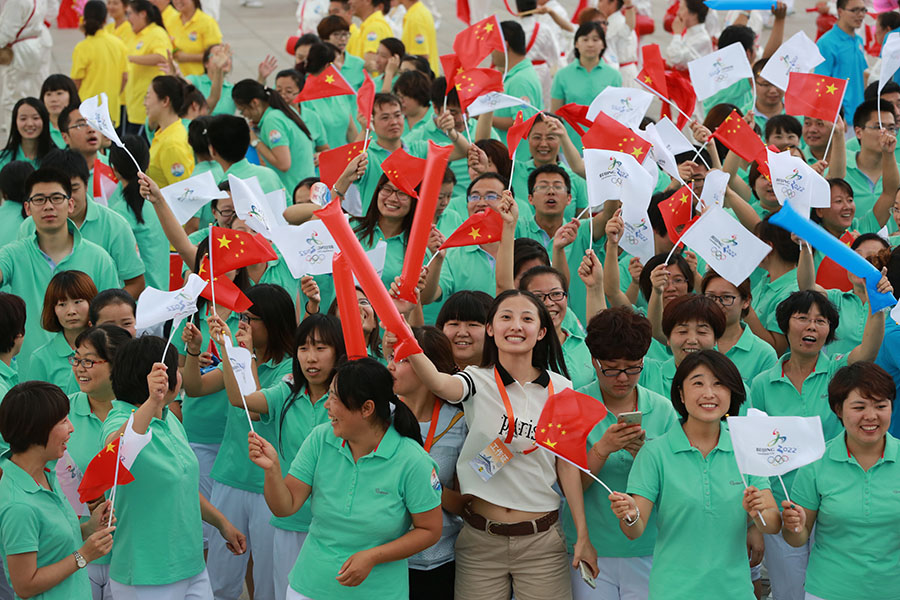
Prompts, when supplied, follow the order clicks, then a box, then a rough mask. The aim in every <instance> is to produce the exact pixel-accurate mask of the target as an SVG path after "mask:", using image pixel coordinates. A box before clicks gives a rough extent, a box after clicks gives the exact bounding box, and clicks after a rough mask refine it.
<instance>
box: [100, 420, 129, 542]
mask: <svg viewBox="0 0 900 600" xmlns="http://www.w3.org/2000/svg"><path fill="white" fill-rule="evenodd" d="M131 412H134V410H132V411H131ZM126 426H127V424H126ZM124 435H125V434H124V432H123V433H120V434H119V445H118V446H116V472H115V473H114V474H113V486H112V492H111V493H110V494H109V521H108V522H107V523H106V526H107V527H111V526H112V518H113V507H114V506H115V504H116V486H118V485H119V468H120V467H121V466H122V462H121V461H120V460H119V456H120V455H121V454H122V440H123V437H124Z"/></svg>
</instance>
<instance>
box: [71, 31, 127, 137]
mask: <svg viewBox="0 0 900 600" xmlns="http://www.w3.org/2000/svg"><path fill="white" fill-rule="evenodd" d="M127 54H128V50H127V49H126V47H125V43H124V42H123V41H122V40H120V39H119V38H117V37H115V36H114V35H111V34H109V33H107V32H106V31H105V30H103V29H101V30H100V31H98V32H97V33H95V34H94V35H89V36H87V37H86V38H84V39H83V40H81V41H80V42H78V43H77V44H76V45H75V49H74V50H73V51H72V71H71V77H72V79H80V80H81V88H80V89H79V90H78V94H79V95H80V96H82V97H84V98H92V97H93V96H96V95H97V94H99V93H100V92H106V95H107V97H108V98H109V113H110V116H111V117H112V120H113V123H114V124H115V125H118V124H119V114H120V112H121V111H120V110H119V108H120V107H121V106H122V102H121V92H122V75H123V74H124V73H125V71H127V70H128V58H127Z"/></svg>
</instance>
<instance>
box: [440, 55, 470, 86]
mask: <svg viewBox="0 0 900 600" xmlns="http://www.w3.org/2000/svg"><path fill="white" fill-rule="evenodd" d="M440 59H441V69H443V71H444V78H445V79H446V80H447V90H446V91H445V92H444V95H447V94H449V93H450V90H451V89H453V84H455V83H456V76H457V75H460V74H461V73H462V72H463V70H464V69H463V68H462V65H460V64H459V58H458V57H457V56H456V55H455V54H442V55H441V57H440Z"/></svg>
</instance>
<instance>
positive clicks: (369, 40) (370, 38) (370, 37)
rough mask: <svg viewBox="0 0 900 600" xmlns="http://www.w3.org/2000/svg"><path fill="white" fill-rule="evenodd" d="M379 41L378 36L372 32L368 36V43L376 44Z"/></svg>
mask: <svg viewBox="0 0 900 600" xmlns="http://www.w3.org/2000/svg"><path fill="white" fill-rule="evenodd" d="M377 39H378V34H377V33H375V32H374V31H370V32H369V33H367V34H366V41H367V42H374V41H375V40H377Z"/></svg>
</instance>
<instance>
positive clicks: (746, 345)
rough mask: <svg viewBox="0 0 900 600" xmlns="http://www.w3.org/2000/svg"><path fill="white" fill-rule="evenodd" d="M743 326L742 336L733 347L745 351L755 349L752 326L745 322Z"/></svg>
mask: <svg viewBox="0 0 900 600" xmlns="http://www.w3.org/2000/svg"><path fill="white" fill-rule="evenodd" d="M741 327H743V329H742V331H741V337H739V338H738V341H737V343H736V344H735V345H734V346H733V347H734V348H737V349H738V350H743V351H744V352H749V351H750V350H752V349H753V332H752V331H750V328H749V327H747V325H745V324H742V325H741Z"/></svg>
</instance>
